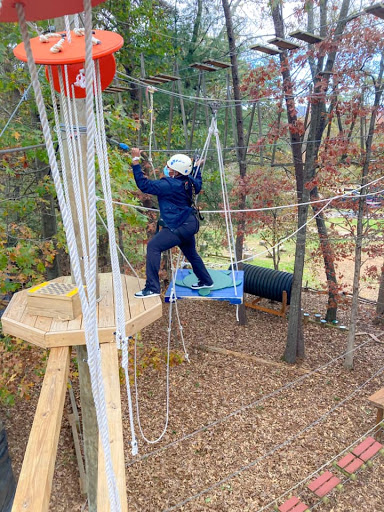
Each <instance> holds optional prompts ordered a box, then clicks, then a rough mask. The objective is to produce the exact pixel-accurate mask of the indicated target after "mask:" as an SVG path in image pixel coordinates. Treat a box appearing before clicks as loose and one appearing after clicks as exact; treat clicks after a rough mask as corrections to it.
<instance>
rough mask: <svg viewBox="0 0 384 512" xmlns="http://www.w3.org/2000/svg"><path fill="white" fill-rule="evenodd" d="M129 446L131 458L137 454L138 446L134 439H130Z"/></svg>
mask: <svg viewBox="0 0 384 512" xmlns="http://www.w3.org/2000/svg"><path fill="white" fill-rule="evenodd" d="M131 446H132V455H133V456H135V455H137V454H138V453H139V446H138V444H137V440H136V439H132V441H131Z"/></svg>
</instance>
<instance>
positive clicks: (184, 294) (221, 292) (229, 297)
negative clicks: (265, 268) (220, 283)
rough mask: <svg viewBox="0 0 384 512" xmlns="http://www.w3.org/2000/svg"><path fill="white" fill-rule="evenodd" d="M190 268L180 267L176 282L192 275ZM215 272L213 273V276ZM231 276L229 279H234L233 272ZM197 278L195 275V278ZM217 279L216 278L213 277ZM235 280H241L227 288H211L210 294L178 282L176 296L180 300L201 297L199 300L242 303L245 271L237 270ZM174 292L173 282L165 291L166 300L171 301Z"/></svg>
mask: <svg viewBox="0 0 384 512" xmlns="http://www.w3.org/2000/svg"><path fill="white" fill-rule="evenodd" d="M190 272H191V271H190V270H187V269H179V270H178V271H177V274H176V282H178V281H182V280H183V279H184V278H186V277H187V276H189V275H190ZM213 272H215V271H213ZM217 272H218V271H217ZM212 275H213V274H211V277H212ZM229 276H230V277H228V279H229V280H230V281H231V280H232V273H230V274H229ZM196 279H197V278H196V277H194V280H196ZM213 280H214V281H215V278H214V277H213ZM235 280H236V281H238V282H239V284H238V285H237V286H236V289H235V288H234V286H233V285H232V286H228V287H227V288H222V289H215V288H212V289H209V295H207V296H203V295H200V294H199V290H192V289H191V288H188V287H185V286H179V285H178V284H176V286H175V291H176V297H177V299H178V300H180V299H199V300H217V301H228V302H229V303H230V304H242V302H243V295H244V272H243V271H242V270H236V271H235ZM171 292H172V283H171V284H170V285H169V286H168V289H167V291H166V293H165V298H164V300H165V302H169V300H170V296H171Z"/></svg>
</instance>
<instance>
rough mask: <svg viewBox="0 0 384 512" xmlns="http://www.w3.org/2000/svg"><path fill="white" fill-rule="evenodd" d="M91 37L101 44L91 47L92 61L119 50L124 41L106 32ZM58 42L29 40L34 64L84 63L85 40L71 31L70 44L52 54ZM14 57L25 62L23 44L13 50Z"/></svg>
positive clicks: (96, 32)
mask: <svg viewBox="0 0 384 512" xmlns="http://www.w3.org/2000/svg"><path fill="white" fill-rule="evenodd" d="M93 36H94V37H95V38H96V39H99V40H100V41H101V44H96V45H94V46H93V50H92V56H93V58H94V59H100V57H105V56H106V55H109V54H112V53H114V52H117V50H120V48H121V47H122V46H123V43H124V39H123V38H122V37H121V35H119V34H117V33H116V32H109V31H107V30H95V31H94V34H93ZM58 41H59V38H57V37H56V38H51V39H50V40H49V41H48V43H42V42H41V41H40V39H39V38H38V37H34V38H33V39H31V48H32V54H33V58H34V60H35V62H36V64H45V65H47V66H49V65H52V66H56V65H63V64H77V63H83V62H84V61H85V38H84V37H79V36H76V35H75V34H74V33H73V32H72V31H71V42H70V43H68V41H64V44H63V46H62V51H61V52H59V53H52V52H51V51H50V49H51V48H52V46H53V45H54V44H55V43H57V42H58ZM13 53H14V54H15V57H16V58H17V59H19V60H22V61H23V62H27V55H26V53H25V49H24V43H20V44H18V45H17V46H16V48H14V50H13Z"/></svg>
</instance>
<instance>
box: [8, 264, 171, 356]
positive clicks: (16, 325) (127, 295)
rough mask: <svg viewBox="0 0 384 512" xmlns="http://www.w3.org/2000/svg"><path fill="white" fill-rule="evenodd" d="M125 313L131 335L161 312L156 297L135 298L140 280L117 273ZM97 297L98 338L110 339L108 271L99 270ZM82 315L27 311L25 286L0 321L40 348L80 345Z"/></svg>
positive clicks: (61, 279)
mask: <svg viewBox="0 0 384 512" xmlns="http://www.w3.org/2000/svg"><path fill="white" fill-rule="evenodd" d="M121 278H122V280H123V293H124V304H125V315H126V333H127V336H132V335H133V334H136V333H137V332H138V331H140V330H141V329H143V328H144V327H146V326H147V325H149V324H151V323H152V322H154V321H155V320H157V319H158V318H160V317H161V315H162V305H161V299H160V297H151V298H148V299H136V298H135V297H134V293H135V292H136V291H138V290H140V289H141V288H143V287H144V281H143V280H138V279H137V278H135V277H131V276H125V275H122V276H121ZM99 280H100V301H99V302H98V304H97V315H98V327H99V341H100V343H109V342H111V341H113V340H114V332H115V329H116V323H115V308H114V298H113V285H112V274H111V273H108V274H99ZM50 282H59V283H70V282H71V277H70V276H66V277H59V278H57V279H54V280H53V281H50ZM82 321H83V317H82V315H80V316H78V317H77V318H75V319H74V320H58V319H55V318H49V317H46V316H42V315H41V316H36V315H30V314H28V311H27V290H23V291H21V292H18V293H15V295H14V296H13V297H12V300H11V302H10V303H9V305H8V307H7V309H6V310H5V312H4V314H3V316H2V318H1V323H2V326H3V332H4V334H9V335H11V336H15V337H17V338H20V339H22V340H24V341H28V342H29V343H32V344H34V345H38V346H40V347H44V348H51V347H66V346H72V345H84V344H85V337H84V331H83V329H82Z"/></svg>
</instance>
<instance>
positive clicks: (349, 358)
mask: <svg viewBox="0 0 384 512" xmlns="http://www.w3.org/2000/svg"><path fill="white" fill-rule="evenodd" d="M383 72H384V52H383V53H382V54H381V60H380V71H379V77H378V80H377V82H376V83H375V100H374V102H373V109H372V114H371V119H370V123H369V130H368V136H367V140H366V143H365V157H364V165H363V170H362V177H361V186H362V187H364V185H366V183H367V181H368V173H369V163H370V160H371V154H372V142H373V136H374V133H375V126H376V118H377V111H378V108H379V105H380V101H381V96H382V93H383V90H382V80H383ZM366 194H367V189H366V188H363V189H362V190H361V191H360V197H359V211H358V217H357V227H356V247H355V270H354V273H353V292H352V293H353V296H352V306H351V318H350V322H349V331H348V342H347V355H346V356H345V361H344V367H345V368H347V369H348V370H352V369H353V358H354V351H353V349H354V346H355V334H356V323H357V317H358V308H359V281H360V271H361V252H362V245H363V218H364V211H365V209H366V204H367V199H366V197H365V195H366Z"/></svg>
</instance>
